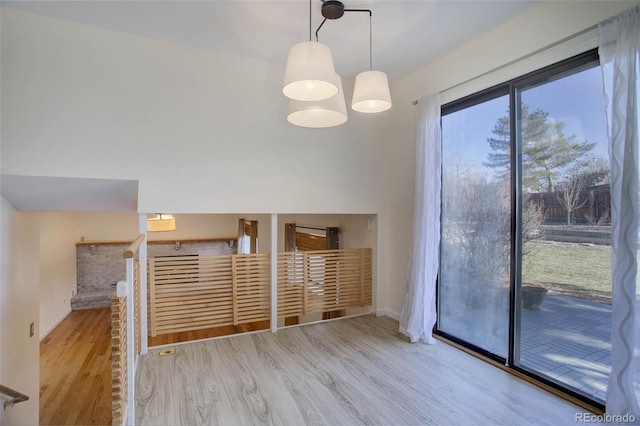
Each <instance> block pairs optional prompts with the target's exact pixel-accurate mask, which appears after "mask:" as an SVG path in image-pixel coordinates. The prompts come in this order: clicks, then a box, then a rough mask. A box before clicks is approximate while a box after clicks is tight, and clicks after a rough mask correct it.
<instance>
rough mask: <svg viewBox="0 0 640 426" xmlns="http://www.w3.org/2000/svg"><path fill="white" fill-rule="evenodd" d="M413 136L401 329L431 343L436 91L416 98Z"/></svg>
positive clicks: (436, 222)
mask: <svg viewBox="0 0 640 426" xmlns="http://www.w3.org/2000/svg"><path fill="white" fill-rule="evenodd" d="M416 136H417V141H416V172H415V173H416V174H415V176H416V177H415V194H414V206H413V233H412V242H411V251H410V253H409V270H408V273H407V294H406V296H405V300H404V304H403V306H402V312H401V314H400V331H401V332H402V333H404V334H406V335H407V336H409V338H410V339H411V342H412V343H415V342H417V341H422V342H425V343H429V344H433V343H435V340H434V339H433V337H432V335H431V330H432V329H433V326H434V324H435V323H436V278H437V275H438V264H439V256H440V255H439V250H440V186H441V176H440V171H441V164H442V146H441V135H440V95H439V94H435V95H433V96H430V97H427V98H423V99H420V100H419V101H418V106H417V129H416Z"/></svg>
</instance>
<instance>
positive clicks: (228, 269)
mask: <svg viewBox="0 0 640 426" xmlns="http://www.w3.org/2000/svg"><path fill="white" fill-rule="evenodd" d="M148 271H149V328H150V334H151V336H153V337H155V336H157V335H161V334H167V333H174V332H181V331H190V330H199V329H206V328H212V327H220V326H225V325H238V324H244V323H249V322H255V321H266V320H269V319H270V311H271V309H270V308H271V306H270V304H271V295H270V279H271V271H270V255H269V254H268V253H260V254H243V255H223V256H175V257H157V258H150V259H149V268H148ZM277 281H278V288H277V295H278V305H277V306H278V317H280V318H282V317H290V316H296V315H305V314H311V313H317V312H327V311H336V310H340V309H346V308H353V307H361V306H369V305H371V303H372V301H371V299H372V288H371V287H372V259H371V249H343V250H318V251H309V252H287V253H279V254H278V258H277Z"/></svg>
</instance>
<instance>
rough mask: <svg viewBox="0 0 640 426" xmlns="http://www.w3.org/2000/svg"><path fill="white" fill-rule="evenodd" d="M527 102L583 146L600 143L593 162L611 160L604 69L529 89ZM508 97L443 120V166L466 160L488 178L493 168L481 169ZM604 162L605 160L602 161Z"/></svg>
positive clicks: (592, 153)
mask: <svg viewBox="0 0 640 426" xmlns="http://www.w3.org/2000/svg"><path fill="white" fill-rule="evenodd" d="M521 98H522V102H524V103H526V104H528V105H529V111H533V110H535V109H537V108H540V109H542V110H544V111H546V112H548V113H549V117H550V118H551V119H553V120H556V121H561V122H564V123H565V125H566V126H565V134H566V135H572V134H575V135H576V140H577V141H578V142H584V141H588V142H597V144H596V147H595V148H594V150H593V151H592V152H591V153H590V154H588V156H589V157H590V158H594V157H595V158H598V159H600V158H604V159H607V158H608V151H607V142H606V122H605V113H604V100H603V94H602V77H601V75H600V67H594V68H590V69H588V70H585V71H581V72H579V73H577V74H572V75H570V76H567V77H563V78H561V79H558V80H555V81H552V82H547V83H543V84H541V85H538V86H535V87H532V88H529V89H525V90H523V91H522V93H521ZM508 109H509V97H508V96H503V97H500V98H496V99H492V100H490V101H487V102H484V103H482V104H478V105H475V106H473V107H470V108H467V109H465V110H461V111H458V112H455V113H453V114H449V115H446V116H443V117H442V140H443V161H444V166H445V168H446V167H447V163H449V164H453V162H454V161H456V158H458V157H462V158H464V161H465V164H466V165H467V166H468V167H470V168H472V169H473V170H474V171H476V172H478V173H482V174H485V175H486V176H487V177H490V176H493V169H490V168H487V167H485V166H483V165H482V162H483V161H486V160H487V155H488V154H489V153H490V152H491V150H490V147H489V143H488V142H487V138H489V137H491V136H492V133H491V131H492V130H493V127H494V125H495V123H496V121H497V120H498V118H500V117H503V116H505V115H506V114H507V111H508ZM598 161H600V160H598Z"/></svg>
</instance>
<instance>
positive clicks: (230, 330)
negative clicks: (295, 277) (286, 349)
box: [147, 321, 270, 347]
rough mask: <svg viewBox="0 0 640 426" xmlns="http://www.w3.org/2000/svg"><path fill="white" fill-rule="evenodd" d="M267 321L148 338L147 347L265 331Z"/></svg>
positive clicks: (267, 324)
mask: <svg viewBox="0 0 640 426" xmlns="http://www.w3.org/2000/svg"><path fill="white" fill-rule="evenodd" d="M269 324H270V323H269V321H258V322H251V323H247V324H240V325H227V326H224V327H215V328H207V329H204V330H193V331H182V332H180V333H168V334H161V335H159V336H155V337H151V336H149V339H148V340H147V341H148V344H149V347H152V346H161V345H170V344H173V343H180V342H190V341H193V340H202V339H210V338H212V337H220V336H230V335H233V334H239V333H246V332H249V331H258V330H267V329H268V328H269V327H270V325H269Z"/></svg>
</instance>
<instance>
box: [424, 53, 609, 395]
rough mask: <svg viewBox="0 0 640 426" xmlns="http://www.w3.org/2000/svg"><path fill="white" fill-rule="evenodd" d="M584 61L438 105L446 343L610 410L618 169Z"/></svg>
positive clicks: (595, 67)
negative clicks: (612, 209)
mask: <svg viewBox="0 0 640 426" xmlns="http://www.w3.org/2000/svg"><path fill="white" fill-rule="evenodd" d="M601 87H602V83H601V80H600V70H599V62H598V56H597V52H596V51H591V52H587V53H585V54H582V55H579V56H576V57H574V58H571V59H569V60H566V61H563V62H561V63H558V64H556V65H552V66H550V67H547V68H544V69H542V70H540V71H537V72H534V73H531V74H529V75H527V76H524V77H522V78H519V79H515V80H513V81H510V82H508V83H505V84H503V85H501V86H498V87H494V88H492V89H490V90H487V91H484V92H482V93H479V94H476V95H473V96H470V97H467V98H464V99H462V100H460V101H456V102H453V103H451V104H448V105H445V106H443V108H442V143H443V149H442V152H443V168H442V238H441V240H442V242H441V251H440V252H441V254H440V255H441V262H440V265H441V266H440V274H439V283H438V323H437V332H438V333H439V334H442V335H444V336H446V337H448V338H450V339H452V340H455V341H457V342H459V343H462V344H464V345H466V346H468V347H469V348H472V349H474V350H476V351H478V352H480V353H483V354H484V355H486V356H489V357H491V358H493V359H495V360H498V361H501V362H503V363H504V364H506V365H507V366H509V367H511V368H513V369H515V370H518V371H521V372H523V373H525V374H528V375H531V376H534V377H536V378H537V379H539V380H540V381H543V382H545V383H547V384H550V385H552V386H554V387H557V388H560V389H562V390H564V391H566V392H567V393H570V394H572V395H573V396H576V397H578V398H580V399H582V400H584V401H586V402H590V403H592V404H594V405H596V406H600V407H602V406H603V404H604V402H605V400H606V386H607V379H608V375H609V371H610V367H611V360H610V359H611V357H610V335H609V330H610V328H611V283H610V272H611V266H610V235H611V234H610V223H609V205H610V204H609V203H610V199H609V195H608V194H609V186H608V184H609V181H608V179H609V168H608V154H607V144H606V132H605V122H604V106H603V99H602V88H601Z"/></svg>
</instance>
